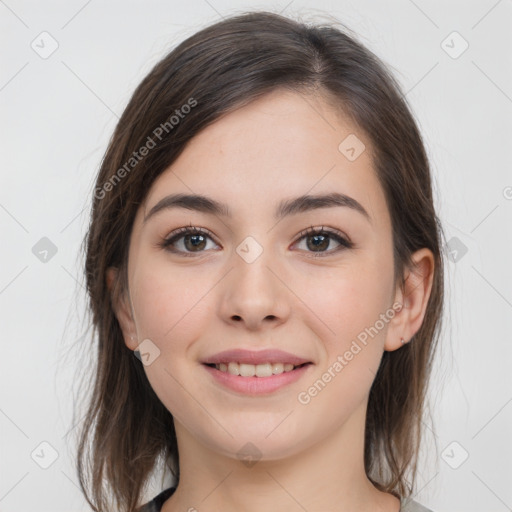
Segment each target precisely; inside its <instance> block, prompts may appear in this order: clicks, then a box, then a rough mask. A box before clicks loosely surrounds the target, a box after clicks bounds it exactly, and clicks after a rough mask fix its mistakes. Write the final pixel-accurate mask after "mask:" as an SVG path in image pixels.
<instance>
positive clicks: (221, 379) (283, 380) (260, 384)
mask: <svg viewBox="0 0 512 512" xmlns="http://www.w3.org/2000/svg"><path fill="white" fill-rule="evenodd" d="M267 361H268V360H267ZM274 362H275V361H274ZM312 366H313V364H312V363H306V364H304V365H303V366H298V367H297V368H295V369H293V370H291V371H289V372H283V373H280V374H278V375H271V376H270V377H242V376H240V375H231V374H230V373H228V372H223V371H221V370H217V368H215V367H214V366H213V367H212V366H208V365H207V364H203V368H205V369H206V371H208V372H209V373H210V375H211V376H212V377H213V378H214V379H215V380H216V381H217V382H218V383H219V384H221V385H223V386H225V387H227V388H229V389H231V390H233V391H236V392H238V393H242V394H245V395H262V394H267V393H272V392H273V391H277V390H278V389H280V388H282V387H284V386H286V385H288V384H291V383H292V382H295V381H297V380H298V379H300V378H301V377H302V376H303V375H304V374H305V373H306V372H308V371H309V368H310V367H312Z"/></svg>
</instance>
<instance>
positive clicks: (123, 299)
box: [106, 267, 138, 350]
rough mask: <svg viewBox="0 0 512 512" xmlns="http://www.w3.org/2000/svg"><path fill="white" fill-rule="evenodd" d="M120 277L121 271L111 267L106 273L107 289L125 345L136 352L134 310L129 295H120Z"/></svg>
mask: <svg viewBox="0 0 512 512" xmlns="http://www.w3.org/2000/svg"><path fill="white" fill-rule="evenodd" d="M118 277H119V269H118V268H116V267H109V268H108V269H107V271H106V282H107V288H108V290H109V292H110V298H111V302H112V308H113V310H114V314H115V315H116V318H117V321H118V322H119V326H120V327H121V331H122V333H123V337H124V343H125V345H126V346H127V347H128V348H129V349H130V350H136V349H137V346H138V341H137V329H136V326H135V321H134V319H133V309H132V307H131V304H128V302H129V300H128V296H127V295H128V294H125V293H120V292H119V290H118V289H116V288H118V286H116V285H118V283H117V279H118Z"/></svg>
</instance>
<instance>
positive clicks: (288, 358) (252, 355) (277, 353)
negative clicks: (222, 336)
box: [202, 349, 311, 366]
mask: <svg viewBox="0 0 512 512" xmlns="http://www.w3.org/2000/svg"><path fill="white" fill-rule="evenodd" d="M230 362H235V363H245V364H254V365H256V364H263V363H283V364H284V363H291V364H293V365H295V366H298V365H301V364H304V363H309V362H311V361H308V360H307V359H304V358H302V357H299V356H296V355H293V354H290V353H289V352H284V351H282V350H277V349H267V350H258V351H254V350H243V349H232V350H224V351H223V352H218V353H217V354H214V355H213V356H210V357H208V358H206V359H205V360H204V361H202V363H203V364H219V363H230Z"/></svg>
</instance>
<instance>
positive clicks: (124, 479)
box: [77, 12, 443, 512]
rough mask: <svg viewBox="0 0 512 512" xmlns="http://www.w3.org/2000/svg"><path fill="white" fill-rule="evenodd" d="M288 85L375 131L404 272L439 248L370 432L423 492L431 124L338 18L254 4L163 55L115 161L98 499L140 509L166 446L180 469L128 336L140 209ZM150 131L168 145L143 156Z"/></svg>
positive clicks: (122, 126)
mask: <svg viewBox="0 0 512 512" xmlns="http://www.w3.org/2000/svg"><path fill="white" fill-rule="evenodd" d="M276 88H286V89H287V90H290V91H295V92H299V93H307V92H316V93H319V94H321V95H323V96H324V97H325V98H326V99H328V100H329V101H330V104H333V105H334V104H336V108H338V109H339V110H340V111H341V112H344V113H345V114H348V115H349V116H351V118H352V119H353V120H354V122H355V123H356V124H357V126H358V127H360V129H361V130H362V131H364V133H365V134H366V135H367V136H368V138H369V140H370V141H371V143H372V151H373V156H374V158H373V160H374V167H375V172H376V174H377V176H378V179H379V181H380V183H381V186H382V187H383V190H384V193H385V197H386V201H387V205H388V208H389V212H390V215H391V221H392V226H393V233H392V234H393V246H394V266H395V278H396V279H395V282H397V284H400V286H402V287H403V285H404V279H403V276H404V270H405V269H406V268H407V267H409V268H411V267H412V265H413V261H412V259H411V255H412V253H413V252H415V251H416V250H418V249H421V248H424V247H426V248H428V249H430V250H431V251H432V253H433V255H434V264H435V267H434V268H435V272H434V277H433V283H432V290H431V295H430V298H429V301H428V305H427V309H426V313H425V316H424V320H423V323H422V325H421V328H420V329H419V330H418V332H417V333H416V334H415V336H414V337H413V340H412V341H411V342H410V343H408V344H406V345H404V346H403V347H401V348H400V349H399V350H396V351H393V352H387V351H386V352H384V354H383V358H382V361H381V365H380V367H379V370H378V373H377V375H376V377H375V380H374V382H373V384H372V387H371V391H370V396H369V402H368V410H367V420H366V431H365V453H364V463H365V468H366V473H367V475H368V478H369V479H370V480H371V481H372V482H373V483H374V485H375V486H376V487H377V488H378V489H380V490H382V491H386V492H390V493H392V494H394V495H395V496H397V497H400V496H401V495H410V494H411V493H412V491H413V487H414V481H415V475H416V467H417V457H418V453H419V447H420V442H421V437H422V430H421V422H422V419H423V416H424V409H425V399H426V390H427V385H428V381H429V377H430V372H431V368H432V361H433V356H434V353H435V349H436V346H437V340H438V338H439V330H440V326H441V316H442V305H443V261H442V254H441V251H440V247H441V236H442V234H443V233H442V229H441V225H440V222H439V220H438V218H437V216H436V213H435V209H434V205H433V200H432V187H431V176H430V169H429V163H428V159H427V156H426V152H425V148H424V145H423V141H422V138H421V135H420V132H419V130H418V127H417V124H416V122H415V120H414V118H413V116H412V114H411V112H410V109H409V108H408V106H407V103H406V101H405V99H404V96H403V94H402V93H401V91H400V87H399V86H398V84H397V83H396V81H395V80H394V78H393V77H392V76H391V74H390V73H389V72H388V71H387V69H386V68H385V66H384V64H382V62H381V61H380V60H379V59H378V58H377V57H376V56H375V55H374V54H373V53H371V52H370V51H369V50H367V49H366V48H365V47H364V46H363V45H361V44H360V43H358V42H357V41H356V39H355V38H354V37H353V36H349V35H348V34H347V33H346V31H342V30H339V29H338V28H336V27H335V26H333V24H325V25H308V24H305V23H302V22H298V21H294V20H291V19H288V18H286V17H283V16H280V15H278V14H274V13H270V12H253V13H245V14H241V15H237V16H233V17H231V18H227V19H224V20H222V21H221V22H218V23H215V24H214V25H211V26H209V27H207V28H205V29H203V30H201V31H199V32H197V33H196V34H194V35H193V36H191V37H189V38H188V39H186V40H185V41H184V42H182V43H181V44H179V45H178V46H177V47H176V48H175V49H174V50H173V51H171V52H170V53H169V54H168V55H166V56H165V57H164V58H163V59H162V60H161V61H160V62H158V63H157V64H156V65H155V66H154V68H153V69H152V70H151V72H150V73H149V74H148V75H147V76H146V77H145V78H144V79H143V81H142V82H141V84H140V85H139V86H138V87H137V89H136V90H135V92H134V94H133V96H132V97H131V99H130V101H129V103H128V105H127V107H126V109H125V111H124V112H123V114H122V116H121V118H120V120H119V122H118V124H117V127H116V129H115V131H114V134H113V136H112V138H111V140H110V143H109V146H108V149H107V151H106V153H105V155H104V158H103V161H102V163H101V168H100V170H99V174H98V176H97V181H96V189H95V192H94V198H93V204H92V213H91V219H90V225H89V230H88V233H87V235H86V237H85V239H84V244H85V245H86V247H85V252H86V261H85V273H86V282H87V291H88V295H89V306H90V312H91V313H92V326H93V330H94V334H95V335H97V343H98V345H97V348H96V350H97V360H96V361H95V365H96V366H95V368H94V370H93V378H92V380H91V383H92V384H93V388H92V392H91V395H90V397H89V398H88V407H87V411H86V414H85V420H84V424H83V426H82V429H81V431H80V438H79V443H78V457H77V468H78V475H79V481H80V485H81V487H82V490H83V492H84V494H85V496H86V499H87V500H88V502H89V503H90V504H91V506H92V507H93V509H94V510H95V511H101V512H103V511H106V510H110V508H109V507H110V506H111V505H108V501H107V500H108V499H114V500H115V503H116V504H115V508H116V510H120V511H121V512H133V511H134V510H136V508H137V506H139V505H140V503H139V501H140V499H141V496H142V492H143V491H144V488H145V485H146V484H147V481H148V478H149V476H150V475H151V473H152V472H153V471H154V470H155V467H156V464H157V462H158V461H159V460H160V459H161V460H162V461H165V463H166V467H167V468H169V469H170V470H171V472H172V473H173V474H174V476H175V477H176V478H178V479H179V461H178V452H177V443H176V435H175V431H174V426H173V418H172V415H171V413H170V412H169V411H168V410H167V409H166V408H165V406H164V405H163V404H162V403H161V401H160V400H159V399H158V397H157V396H156V394H155V392H154V391H153V389H152V388H151V385H150V384H149V382H148V380H147V378H146V375H145V372H144V369H143V366H142V364H141V362H140V361H139V359H138V358H137V357H134V354H133V352H132V351H131V350H129V349H128V348H127V347H126V345H125V343H124V341H123V336H122V332H121V329H120V326H119V324H118V321H117V319H116V316H115V314H114V310H113V301H115V300H118V298H119V297H120V296H121V294H124V293H126V290H127V272H126V268H127V255H128V248H129V242H130V234H131V229H132V226H133V221H134V217H135V214H136V212H137V209H138V207H139V206H140V205H141V204H142V202H143V200H144V198H145V197H146V194H147V192H148V190H149V188H150V187H151V185H152V184H153V182H154V181H155V179H156V178H157V177H158V176H159V175H160V174H161V173H162V172H163V171H164V170H165V169H167V168H168V167H169V166H170V165H171V164H172V163H173V162H174V161H175V160H176V158H177V157H178V156H179V155H180V153H181V152H182V151H183V149H184V148H185V146H186V144H187V142H189V141H190V140H191V139H192V138H193V137H194V136H195V135H197V134H198V133H199V132H200V131H201V130H202V129H204V128H205V127H206V126H208V125H210V124H211V123H213V122H215V121H217V120H218V119H220V117H221V116H223V115H224V114H226V113H228V112H231V111H233V110H235V109H237V108H239V107H240V106H243V105H245V104H247V103H249V102H250V101H252V100H254V99H256V98H258V97H260V96H262V95H264V94H266V93H268V92H270V91H272V90H274V89H276ZM185 105H188V107H187V108H185V107H184V106H185ZM172 116H174V118H175V119H174V120H173V119H172ZM157 134H158V136H157ZM150 140H151V141H152V142H153V143H154V147H153V146H152V147H151V148H150V149H149V151H147V152H144V153H145V156H143V157H142V156H141V155H142V151H141V152H140V153H141V154H140V155H138V156H139V157H140V158H138V157H137V158H135V157H134V152H137V151H139V150H140V148H142V147H143V146H146V147H149V146H150V145H151V144H150V142H149V141H150ZM123 169H124V171H123ZM111 266H113V267H117V268H118V269H119V270H120V272H119V279H116V281H115V285H114V288H113V290H112V295H111V293H110V291H109V289H108V287H107V283H106V278H105V276H106V271H107V268H108V267H111ZM404 383H405V384H406V385H404ZM408 472H410V473H411V475H412V478H411V481H410V482H409V481H408V480H407V478H406V475H407V474H408ZM105 484H106V485H105Z"/></svg>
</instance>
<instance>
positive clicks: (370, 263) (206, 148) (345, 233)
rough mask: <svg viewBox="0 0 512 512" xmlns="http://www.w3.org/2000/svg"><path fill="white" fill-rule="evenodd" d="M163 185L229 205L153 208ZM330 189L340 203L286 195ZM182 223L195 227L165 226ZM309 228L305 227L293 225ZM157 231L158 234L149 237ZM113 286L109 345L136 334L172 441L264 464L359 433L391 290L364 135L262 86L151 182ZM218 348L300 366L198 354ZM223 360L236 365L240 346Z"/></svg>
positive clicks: (322, 108)
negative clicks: (124, 282) (119, 281)
mask: <svg viewBox="0 0 512 512" xmlns="http://www.w3.org/2000/svg"><path fill="white" fill-rule="evenodd" d="M363 144H364V146H363ZM174 194H186V195H200V196H206V197H207V198H208V199H209V200H211V201H215V202H216V203H219V204H221V205H225V206H223V208H224V209H225V210H228V211H229V214H230V215H226V213H227V212H220V213H219V212H217V213H212V212H211V211H210V212H208V211H207V210H208V209H207V208H198V209H193V208H185V207H180V206H174V207H172V206H170V201H168V204H167V206H164V207H161V208H160V207H159V208H158V211H155V210H153V208H155V206H156V205H159V204H160V206H162V203H160V202H161V201H165V198H166V197H168V196H170V195H174ZM333 194H336V195H337V196H333V197H337V199H338V201H339V200H340V199H341V198H342V197H343V196H348V197H349V198H351V199H348V200H345V205H343V204H336V202H335V201H331V202H328V201H327V202H324V203H314V202H310V201H309V200H306V199H304V200H303V201H300V202H297V203H296V202H295V199H296V198H298V197H300V196H311V197H316V196H324V195H333ZM356 202H357V203H356ZM202 204H203V205H206V204H207V203H206V201H205V202H203V203H202ZM357 204H358V205H360V206H358V207H354V205H357ZM283 205H285V207H284V208H283ZM286 205H288V206H289V205H292V207H291V208H287V207H286ZM315 205H316V207H315ZM318 206H319V207H318ZM152 212H153V213H152ZM365 212H366V213H365ZM189 226H193V227H194V228H197V229H200V230H203V231H204V233H201V234H199V235H197V234H195V235H194V233H192V234H188V235H187V234H186V233H185V235H183V234H182V233H180V232H179V231H178V232H177V230H180V228H187V227H189ZM310 227H313V228H317V229H318V231H319V232H320V233H319V234H318V235H317V236H315V234H306V233H305V230H307V229H308V228H310ZM182 231H183V229H182ZM337 236H339V237H341V238H337ZM166 239H167V240H171V239H174V241H172V240H171V241H172V243H171V244H169V245H168V246H167V247H164V246H163V244H164V242H165V240H166ZM340 240H341V242H340ZM343 240H346V241H347V242H350V244H351V245H350V244H349V246H346V245H344V242H343ZM128 283H129V296H130V303H131V305H128V306H126V311H128V313H127V314H126V316H125V317H123V316H122V314H121V316H120V317H119V315H118V317H119V318H120V321H121V324H122V328H123V332H124V334H125V341H126V344H127V345H128V346H129V347H130V348H131V349H132V350H134V349H137V348H138V345H139V344H140V343H142V345H140V347H139V348H140V350H141V353H142V358H143V360H144V369H145V372H146V374H147V377H148V379H149V381H150V383H151V386H152V387H153V389H154V390H155V392H156V394H157V395H158V397H159V398H160V400H161V401H162V403H163V404H164V405H165V406H166V407H167V409H168V410H169V411H170V412H171V413H172V415H173V416H174V419H175V425H176V429H177V432H178V441H179V437H180V432H183V433H185V432H186V433H187V434H186V435H191V436H193V438H194V439H195V440H196V441H197V442H199V443H201V444H202V445H203V446H206V447H208V448H210V449H211V450H213V451H215V452H217V453H220V454H223V455H226V456H229V457H233V458H234V457H240V453H242V455H243V451H244V450H249V451H250V450H251V449H254V450H255V451H256V452H257V453H258V455H257V456H258V457H262V458H264V459H269V460H270V459H278V458H282V457H285V456H291V455H293V454H296V453H298V452H299V451H301V450H304V449H306V448H308V447H309V446H312V445H313V444H315V443H317V442H318V441H320V440H322V439H324V438H326V437H327V436H333V435H334V436H335V435H337V434H338V433H340V432H341V429H342V427H343V426H344V425H345V424H347V425H349V424H352V425H353V426H354V427H353V428H354V429H355V428H356V427H355V426H356V425H357V428H358V429H359V430H360V429H361V425H362V424H364V414H365V411H366V404H367V398H368V394H369V390H370V387H371V384H372V381H373V379H374V376H375V374H376V372H377V369H378V366H379V363H380V360H381V357H382V354H383V350H394V349H396V348H399V347H400V346H401V344H400V336H401V334H403V332H401V331H400V332H399V330H398V329H397V328H395V324H396V323H397V322H396V318H395V321H393V320H392V319H393V317H394V316H396V311H397V309H396V304H397V303H396V302H395V301H396V300H397V298H401V297H402V296H401V295H398V294H397V295H395V283H394V281H393V250H392V234H391V223H390V217H389V212H388V209H387V206H386V202H385V198H384V194H383V191H382V189H381V187H380V185H379V182H378V180H377V177H376V175H375V172H374V170H373V168H372V159H371V155H370V141H369V140H368V139H367V138H366V136H365V135H364V134H363V133H361V131H360V130H359V129H358V128H357V127H356V126H355V125H354V124H352V123H351V122H349V121H348V120H347V119H345V120H343V119H342V118H341V116H340V115H339V114H335V113H334V112H333V110H332V108H330V107H329V106H328V105H327V104H326V103H324V101H322V100H321V99H319V98H315V97H312V96H309V95H308V96H302V95H299V94H294V93H291V92H284V91H274V92H273V93H271V94H269V95H267V96H265V97H263V98H262V99H259V100H257V101H254V102H252V103H251V104H249V105H248V106H246V107H243V108H240V109H239V110H237V111H235V112H233V113H230V114H228V115H226V116H225V117H224V118H222V119H221V120H219V121H217V122H216V123H214V124H213V125H211V126H209V127H208V128H206V129H205V130H203V131H202V132H201V133H200V134H199V135H197V136H196V137H195V138H194V139H193V140H192V141H191V142H190V143H189V145H188V146H187V147H186V149H185V151H184V152H183V153H182V154H181V155H180V157H179V158H178V159H177V160H176V161H175V163H174V164H173V165H172V166H171V167H170V168H169V169H167V170H166V171H165V172H164V173H163V174H162V175H161V176H160V177H159V178H158V179H157V180H156V181H155V183H154V184H153V186H152V188H151V190H150V191H149V194H148V195H147V197H146V200H145V203H144V204H143V206H142V207H141V208H140V209H139V211H138V213H137V216H136V219H135V223H134V226H133V232H132V236H131V242H130V251H129V264H128ZM397 293H398V292H397ZM394 304H395V308H393V305H394ZM130 315H133V316H132V317H131V318H128V317H129V316H130ZM130 334H132V335H133V336H134V338H135V339H133V340H132V339H130ZM404 337H405V336H404ZM143 340H144V341H143ZM233 349H244V350H247V351H251V352H252V351H254V352H258V351H263V350H272V349H278V350H282V351H285V352H287V353H289V354H292V355H294V356H296V357H298V358H300V359H301V360H305V361H307V362H309V363H310V364H308V365H306V366H304V367H302V369H300V370H293V371H292V372H291V374H293V376H294V377H292V378H291V377H290V374H288V372H285V373H284V374H281V376H277V377H276V376H274V377H264V376H262V377H258V376H255V377H244V376H237V375H232V374H230V373H229V372H228V373H225V372H221V370H219V369H213V368H211V367H207V366H206V365H205V364H204V362H205V361H207V360H208V359H209V358H211V357H212V356H214V355H215V354H217V353H219V352H222V351H226V350H233ZM265 357H268V358H269V359H272V358H274V359H279V357H278V356H277V355H276V356H265ZM225 358H226V359H228V360H231V361H232V362H235V364H232V365H231V369H232V371H233V372H234V373H236V371H237V367H238V366H237V365H236V360H237V359H241V358H242V356H236V355H235V356H233V357H232V358H229V357H228V356H225ZM284 359H286V357H285V358H284ZM290 359H291V358H290ZM280 361H281V362H283V363H284V362H285V361H284V360H280ZM226 362H228V361H226ZM267 362H268V363H276V362H278V361H274V360H268V361H267ZM268 368H269V367H268V365H263V366H262V367H260V368H259V370H258V371H259V373H260V375H264V374H265V371H268ZM270 368H271V370H272V369H273V370H275V371H276V372H277V373H279V371H280V370H281V371H282V370H284V369H285V367H284V366H283V367H282V368H281V367H280V366H279V365H274V368H272V366H271V367H270ZM252 369H253V367H252V366H245V367H244V371H246V370H247V371H249V372H250V371H252ZM262 372H263V373H262ZM228 375H229V376H228ZM240 379H250V381H251V382H254V384H249V380H247V381H245V382H241V381H240ZM265 379H267V380H266V382H265V383H264V380H265ZM274 381H275V382H274ZM315 383H316V385H315ZM251 386H254V387H251ZM350 418H352V419H353V421H351V422H348V420H349V419H350ZM347 422H348V423H347ZM346 428H349V427H346ZM246 443H252V445H254V446H255V447H256V448H250V449H249V448H247V447H248V446H250V445H247V444H246ZM240 451H241V452H240ZM237 454H238V455H237Z"/></svg>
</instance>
